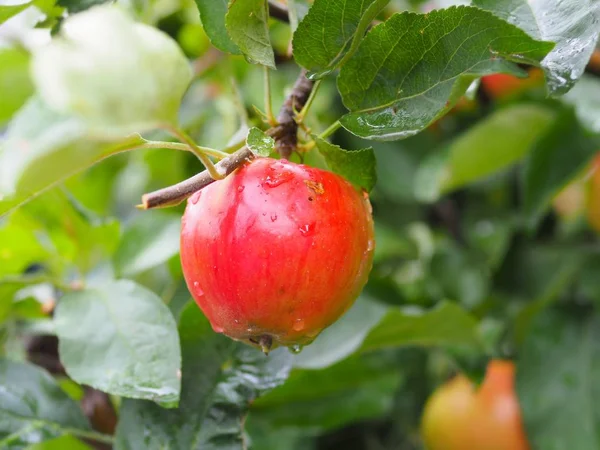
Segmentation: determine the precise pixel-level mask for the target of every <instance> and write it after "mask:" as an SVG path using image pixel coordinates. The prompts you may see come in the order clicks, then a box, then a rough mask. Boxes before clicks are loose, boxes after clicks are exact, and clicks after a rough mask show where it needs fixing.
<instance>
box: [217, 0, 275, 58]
mask: <svg viewBox="0 0 600 450" xmlns="http://www.w3.org/2000/svg"><path fill="white" fill-rule="evenodd" d="M225 26H226V27H227V31H228V32H229V36H230V37H231V40H232V41H233V42H235V43H236V44H237V46H238V47H239V48H240V50H241V51H242V53H243V54H244V55H245V56H246V58H247V59H248V61H249V62H251V63H255V64H262V65H263V66H267V67H270V68H272V69H275V54H274V53H273V47H272V46H271V39H270V37H269V6H268V4H267V0H231V1H230V2H229V11H228V12H227V15H226V16H225Z"/></svg>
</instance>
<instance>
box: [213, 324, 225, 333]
mask: <svg viewBox="0 0 600 450" xmlns="http://www.w3.org/2000/svg"><path fill="white" fill-rule="evenodd" d="M212 329H213V331H214V332H215V333H222V332H223V331H225V330H224V329H223V327H218V326H216V325H213V327H212Z"/></svg>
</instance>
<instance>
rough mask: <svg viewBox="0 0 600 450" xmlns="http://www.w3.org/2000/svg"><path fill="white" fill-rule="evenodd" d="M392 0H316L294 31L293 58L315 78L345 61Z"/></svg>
mask: <svg viewBox="0 0 600 450" xmlns="http://www.w3.org/2000/svg"><path fill="white" fill-rule="evenodd" d="M388 3H389V0H366V1H365V0H315V2H314V4H313V5H312V7H311V8H310V10H309V12H308V14H307V15H306V17H304V19H303V20H302V22H300V24H299V25H298V29H297V30H296V33H294V42H293V44H294V58H295V59H296V61H297V62H298V64H300V65H301V66H304V67H305V68H306V69H308V70H309V71H310V72H312V75H313V76H314V77H316V78H320V77H323V76H325V75H327V74H328V73H330V72H331V71H332V70H334V69H335V68H336V67H337V66H338V65H340V64H343V62H344V61H346V60H347V59H348V58H349V57H350V56H352V54H353V53H354V52H355V51H356V49H357V48H358V45H359V44H360V41H361V39H362V38H363V36H364V34H365V31H366V30H367V27H368V26H369V25H370V23H371V21H372V20H373V19H374V18H375V17H376V16H377V14H379V12H380V11H381V10H382V9H383V8H384V7H385V5H387V4H388Z"/></svg>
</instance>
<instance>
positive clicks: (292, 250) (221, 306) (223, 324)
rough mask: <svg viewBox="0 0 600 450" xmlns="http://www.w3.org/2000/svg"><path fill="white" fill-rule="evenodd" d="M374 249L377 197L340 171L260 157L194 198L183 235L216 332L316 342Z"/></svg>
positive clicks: (352, 292) (353, 293) (347, 300)
mask: <svg viewBox="0 0 600 450" xmlns="http://www.w3.org/2000/svg"><path fill="white" fill-rule="evenodd" d="M373 250H374V230H373V220H372V217H371V207H370V203H369V200H368V196H367V195H366V194H364V193H361V192H359V191H358V190H356V189H355V188H354V187H353V186H352V185H351V184H350V183H349V182H347V181H346V180H345V179H344V178H342V177H340V176H339V175H336V174H334V173H332V172H327V171H324V170H321V169H317V168H312V167H308V166H305V165H301V164H294V163H291V162H288V161H284V160H281V161H279V160H275V159H271V158H257V159H255V160H253V161H252V162H250V163H248V164H246V165H244V166H242V167H241V168H240V169H238V170H237V171H236V172H234V173H233V174H231V175H230V176H228V177H227V178H225V179H224V180H221V181H216V182H214V183H213V184H211V185H209V186H207V187H206V188H204V189H203V190H201V191H199V192H197V193H196V194H194V195H193V196H192V197H191V198H190V199H189V200H188V204H187V208H186V210H185V214H184V216H183V221H182V230H181V263H182V266H183V273H184V276H185V279H186V282H187V285H188V288H189V290H190V292H191V293H192V296H193V297H194V299H195V300H196V303H197V304H198V306H200V308H201V309H202V311H203V312H204V314H205V315H206V317H207V318H208V320H209V321H210V323H211V325H212V327H213V329H214V330H215V331H216V332H219V333H223V334H225V335H227V336H229V337H231V338H233V339H236V340H240V341H245V342H248V343H250V344H253V345H256V346H259V347H261V348H262V349H263V350H264V351H268V350H269V349H270V348H274V347H276V346H280V345H282V346H294V347H295V348H297V346H299V345H305V344H308V343H310V342H311V341H312V340H313V339H314V338H315V337H316V336H317V335H318V334H319V333H320V332H321V331H322V330H323V329H324V328H325V327H327V326H329V325H331V324H332V323H333V322H334V321H335V320H337V319H338V318H339V317H340V316H341V315H342V314H343V313H344V312H345V311H346V310H347V309H348V308H349V307H350V306H351V305H352V303H353V302H354V300H355V299H356V297H357V296H358V294H359V293H360V291H361V290H362V288H363V286H364V284H365V283H366V281H367V278H368V275H369V271H370V269H371V263H372V257H373Z"/></svg>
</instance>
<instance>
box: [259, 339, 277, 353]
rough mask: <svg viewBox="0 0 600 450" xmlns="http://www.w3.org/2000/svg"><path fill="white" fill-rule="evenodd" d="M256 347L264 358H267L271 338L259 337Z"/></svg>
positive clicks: (271, 342)
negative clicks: (257, 346) (258, 347)
mask: <svg viewBox="0 0 600 450" xmlns="http://www.w3.org/2000/svg"><path fill="white" fill-rule="evenodd" d="M258 345H259V346H260V349H261V350H262V352H263V353H264V354H265V355H266V356H269V352H270V351H271V347H273V338H272V337H271V336H269V335H268V334H263V335H262V336H261V337H259V338H258Z"/></svg>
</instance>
